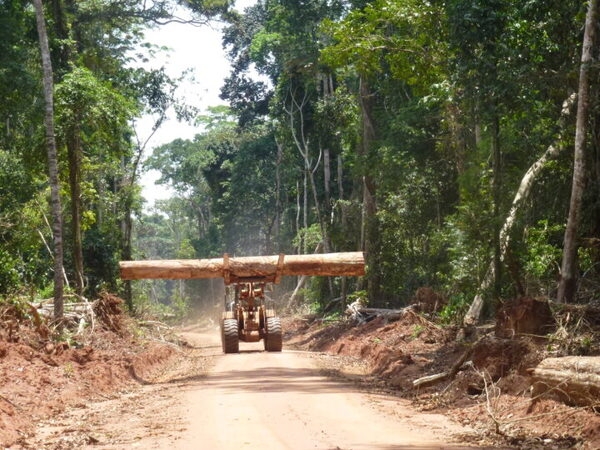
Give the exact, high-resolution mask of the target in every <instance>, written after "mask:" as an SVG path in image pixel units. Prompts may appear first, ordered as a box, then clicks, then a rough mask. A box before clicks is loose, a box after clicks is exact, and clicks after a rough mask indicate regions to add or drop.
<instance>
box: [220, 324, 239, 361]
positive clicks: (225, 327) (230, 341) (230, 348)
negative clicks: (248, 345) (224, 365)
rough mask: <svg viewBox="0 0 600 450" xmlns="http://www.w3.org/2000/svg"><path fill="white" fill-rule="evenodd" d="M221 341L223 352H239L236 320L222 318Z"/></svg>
mask: <svg viewBox="0 0 600 450" xmlns="http://www.w3.org/2000/svg"><path fill="white" fill-rule="evenodd" d="M221 343H222V344H223V352H225V353H239V351H240V337H239V334H238V321H237V320H235V319H223V321H222V324H221Z"/></svg>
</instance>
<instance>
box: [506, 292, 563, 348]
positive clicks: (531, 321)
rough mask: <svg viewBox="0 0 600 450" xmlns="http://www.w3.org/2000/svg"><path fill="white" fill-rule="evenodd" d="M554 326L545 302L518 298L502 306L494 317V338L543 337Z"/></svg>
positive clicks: (554, 323)
mask: <svg viewBox="0 0 600 450" xmlns="http://www.w3.org/2000/svg"><path fill="white" fill-rule="evenodd" d="M555 326H556V322H555V320H554V316H553V315H552V311H551V310H550V306H549V305H548V302H547V301H546V300H538V299H535V298H531V297H519V298H516V299H513V300H509V301H507V302H506V303H504V304H503V305H502V307H501V308H500V309H499V310H498V313H497V315H496V336H498V337H501V338H512V337H515V336H519V335H531V336H545V335H546V334H548V333H550V332H552V331H553V330H554V328H555Z"/></svg>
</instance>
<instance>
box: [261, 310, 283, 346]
mask: <svg viewBox="0 0 600 450" xmlns="http://www.w3.org/2000/svg"><path fill="white" fill-rule="evenodd" d="M266 321H267V323H266V333H265V350H266V351H268V352H280V351H281V348H282V347H283V334H282V333H281V320H280V319H279V317H267V319H266Z"/></svg>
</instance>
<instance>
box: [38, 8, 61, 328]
mask: <svg viewBox="0 0 600 450" xmlns="http://www.w3.org/2000/svg"><path fill="white" fill-rule="evenodd" d="M33 4H34V7H35V16H36V21H37V30H38V35H39V41H40V52H41V56H42V68H43V73H44V80H43V82H44V101H45V105H46V107H45V116H44V122H45V127H46V147H47V153H48V173H49V177H50V198H51V207H52V235H53V239H54V318H55V320H56V321H57V322H58V323H59V324H60V322H62V318H63V315H64V307H63V291H64V282H63V237H62V206H61V202H60V181H59V178H58V156H57V152H56V139H55V136H54V82H53V79H52V77H53V73H52V62H51V59H50V48H49V45H48V34H47V31H46V23H45V21H44V8H43V6H42V0H34V1H33Z"/></svg>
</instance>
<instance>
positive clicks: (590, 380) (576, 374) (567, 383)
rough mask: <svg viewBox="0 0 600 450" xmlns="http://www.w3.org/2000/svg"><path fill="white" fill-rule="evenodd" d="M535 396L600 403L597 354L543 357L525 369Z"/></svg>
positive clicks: (584, 404)
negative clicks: (529, 376)
mask: <svg viewBox="0 0 600 450" xmlns="http://www.w3.org/2000/svg"><path fill="white" fill-rule="evenodd" d="M528 371H529V373H530V375H531V377H532V381H533V385H532V386H533V390H532V396H533V397H534V398H536V397H538V396H540V395H542V394H547V395H550V396H552V397H555V398H558V399H560V400H562V401H563V402H565V403H567V404H569V405H579V406H598V405H599V404H600V357H598V356H565V357H563V358H546V359H544V360H543V361H542V362H540V363H539V364H538V365H537V366H536V367H535V368H532V369H528Z"/></svg>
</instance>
